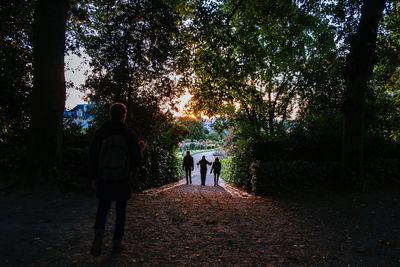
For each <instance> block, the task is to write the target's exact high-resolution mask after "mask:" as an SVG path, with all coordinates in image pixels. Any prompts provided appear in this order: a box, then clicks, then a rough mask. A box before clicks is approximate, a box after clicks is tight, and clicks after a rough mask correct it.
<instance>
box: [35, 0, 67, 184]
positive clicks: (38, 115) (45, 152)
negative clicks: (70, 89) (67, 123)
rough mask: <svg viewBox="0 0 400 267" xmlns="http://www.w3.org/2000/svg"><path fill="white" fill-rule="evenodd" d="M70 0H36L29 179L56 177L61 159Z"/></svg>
mask: <svg viewBox="0 0 400 267" xmlns="http://www.w3.org/2000/svg"><path fill="white" fill-rule="evenodd" d="M68 10H69V0H60V1H50V0H38V1H36V7H35V13H34V25H33V89H32V93H31V103H32V105H31V116H30V138H29V147H28V182H29V183H32V184H33V183H35V184H36V183H40V182H44V181H48V179H50V178H52V177H53V176H54V168H55V167H57V165H58V164H60V161H61V127H62V116H63V111H64V105H65V77H64V51H65V30H66V22H67V15H68Z"/></svg>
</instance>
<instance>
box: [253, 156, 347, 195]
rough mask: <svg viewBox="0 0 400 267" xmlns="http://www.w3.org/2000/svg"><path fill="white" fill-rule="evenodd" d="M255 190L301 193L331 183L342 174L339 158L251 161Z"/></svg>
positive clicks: (257, 191) (269, 192)
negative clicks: (331, 160) (317, 160)
mask: <svg viewBox="0 0 400 267" xmlns="http://www.w3.org/2000/svg"><path fill="white" fill-rule="evenodd" d="M250 170H251V184H252V190H253V191H254V192H255V193H256V194H272V195H281V194H298V193H305V192H310V191H312V190H313V189H315V188H318V187H320V186H323V185H330V184H332V183H334V182H335V179H338V177H339V174H340V173H339V171H340V165H339V163H338V162H324V163H321V162H312V161H266V162H260V161H256V162H253V164H252V165H251V169H250Z"/></svg>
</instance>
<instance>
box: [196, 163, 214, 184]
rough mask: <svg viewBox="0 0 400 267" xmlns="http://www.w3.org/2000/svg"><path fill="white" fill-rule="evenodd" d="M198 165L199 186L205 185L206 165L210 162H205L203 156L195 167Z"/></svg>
mask: <svg viewBox="0 0 400 267" xmlns="http://www.w3.org/2000/svg"><path fill="white" fill-rule="evenodd" d="M199 165H200V178H201V185H206V176H207V165H211V162H208V161H207V160H206V156H203V157H202V158H201V160H200V161H199V162H198V163H197V166H199Z"/></svg>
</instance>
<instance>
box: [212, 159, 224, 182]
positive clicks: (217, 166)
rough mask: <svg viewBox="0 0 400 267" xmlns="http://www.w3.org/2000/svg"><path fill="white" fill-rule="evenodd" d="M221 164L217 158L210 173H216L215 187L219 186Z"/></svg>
mask: <svg viewBox="0 0 400 267" xmlns="http://www.w3.org/2000/svg"><path fill="white" fill-rule="evenodd" d="M221 167H222V166H221V162H220V161H219V159H218V158H215V161H214V162H213V164H212V167H211V171H210V173H213V171H214V186H218V181H219V175H220V174H221Z"/></svg>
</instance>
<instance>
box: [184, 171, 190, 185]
mask: <svg viewBox="0 0 400 267" xmlns="http://www.w3.org/2000/svg"><path fill="white" fill-rule="evenodd" d="M189 171H190V170H188V169H187V168H185V174H186V184H189Z"/></svg>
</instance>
